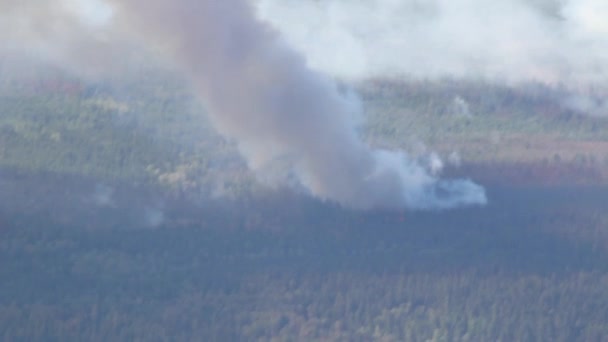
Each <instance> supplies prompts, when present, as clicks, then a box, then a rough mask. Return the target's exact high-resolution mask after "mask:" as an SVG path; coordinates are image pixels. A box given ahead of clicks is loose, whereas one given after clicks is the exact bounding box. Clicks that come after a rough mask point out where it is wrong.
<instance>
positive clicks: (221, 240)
mask: <svg viewBox="0 0 608 342" xmlns="http://www.w3.org/2000/svg"><path fill="white" fill-rule="evenodd" d="M0 70H2V69H1V68H0ZM354 87H355V88H356V89H357V91H358V93H359V94H360V96H361V99H362V103H363V107H364V109H365V113H366V121H365V124H364V125H363V126H362V127H361V134H362V135H363V136H364V137H365V139H366V140H367V141H368V142H369V143H371V144H373V145H375V146H380V147H387V148H392V149H403V150H405V151H407V152H408V153H409V154H410V155H412V156H414V157H415V158H418V159H419V160H420V161H421V162H424V160H425V158H428V157H429V155H431V154H432V153H437V154H438V155H439V156H441V157H442V159H443V160H445V162H446V169H445V170H444V175H445V176H446V177H452V176H466V177H471V178H472V179H474V180H476V181H479V182H481V183H482V184H484V185H485V186H486V188H487V191H488V197H489V204H488V205H487V206H485V207H473V208H464V209H458V210H452V211H430V212H417V211H407V210H403V211H380V210H376V211H365V212H361V211H353V210H349V209H345V208H341V207H339V206H338V205H336V204H333V203H327V202H323V201H319V200H316V199H312V198H310V197H308V196H306V194H302V193H299V192H297V191H295V190H293V189H284V188H274V187H271V186H268V185H266V184H264V182H263V181H259V179H258V178H259V175H254V174H252V173H251V172H250V171H248V169H247V167H246V164H245V162H244V161H243V160H242V158H241V157H240V156H239V154H238V153H237V149H236V146H235V143H234V142H232V141H229V140H227V139H225V138H223V137H221V136H219V135H218V134H217V133H216V132H215V131H214V129H213V127H212V126H211V124H210V122H209V121H208V119H207V117H206V116H205V110H204V104H201V103H199V102H198V100H197V99H196V97H195V96H194V95H193V94H192V92H191V91H190V90H189V87H188V85H187V84H186V83H185V82H184V81H183V80H180V79H177V78H175V77H174V76H171V73H170V72H165V71H162V70H156V69H155V70H142V71H133V74H129V75H123V76H122V77H121V78H120V79H118V80H115V79H107V80H104V81H95V82H91V81H87V80H83V79H80V78H77V77H74V76H71V75H69V74H66V73H64V72H62V71H59V70H48V68H44V69H41V70H33V71H31V76H29V77H24V76H23V75H21V76H19V77H16V76H14V75H11V74H9V73H7V72H5V73H1V72H0V339H1V340H3V341H134V340H138V341H268V340H272V341H315V340H321V341H325V340H332V341H333V340H337V341H370V340H378V341H491V340H493V341H537V340H548V341H576V340H580V341H602V340H604V339H605V338H606V336H608V325H607V324H606V322H608V291H606V288H607V286H608V213H607V212H606V210H605V209H606V205H605V200H606V198H607V196H608V119H607V118H602V117H591V116H586V115H584V114H581V113H577V112H575V111H573V110H571V109H569V108H568V107H567V106H564V105H563V103H562V102H561V99H562V98H563V97H564V96H565V95H564V91H563V90H560V89H553V88H547V87H543V86H539V85H527V86H519V87H506V86H497V85H492V84H486V83H483V82H464V81H455V80H445V81H442V82H422V81H417V82H414V81H404V80H399V81H388V80H374V81H369V82H365V83H362V84H356V85H354Z"/></svg>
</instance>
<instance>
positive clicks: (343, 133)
mask: <svg viewBox="0 0 608 342" xmlns="http://www.w3.org/2000/svg"><path fill="white" fill-rule="evenodd" d="M110 4H111V6H112V8H113V11H114V16H113V21H114V25H113V26H112V27H113V28H112V29H111V30H107V31H105V34H106V36H105V38H104V39H101V41H102V42H103V43H104V44H106V46H107V44H108V43H107V39H108V38H107V35H108V34H109V33H108V32H111V31H112V30H118V31H121V32H125V33H127V32H128V34H126V36H129V37H137V38H138V39H139V41H145V42H146V43H147V44H148V45H150V46H153V47H154V50H155V51H161V52H164V53H165V55H166V56H168V57H169V58H170V59H171V60H172V61H173V62H174V63H175V64H176V65H177V66H178V67H179V69H181V71H182V72H183V73H184V74H186V75H188V76H189V77H190V79H191V80H192V82H193V84H194V85H195V87H196V89H197V91H198V92H199V94H200V96H201V98H202V99H203V101H204V102H205V105H206V107H207V108H208V110H209V112H210V115H211V119H212V121H213V122H214V124H215V126H216V127H217V129H218V130H219V131H220V132H221V133H223V134H224V135H226V136H228V137H231V138H234V139H235V140H236V141H237V142H238V146H239V149H240V151H241V152H242V154H243V155H244V156H245V157H246V159H247V161H248V163H249V166H250V167H251V168H252V169H253V170H255V171H258V172H259V171H261V170H263V169H264V168H265V167H267V165H268V164H271V163H273V162H275V161H276V160H282V161H283V162H284V161H288V164H289V165H290V168H291V172H292V173H293V174H294V175H295V176H296V178H297V179H298V181H299V183H300V184H301V185H302V186H303V187H304V188H306V189H307V191H309V192H310V193H311V194H312V195H314V196H316V197H319V198H321V199H325V200H330V201H335V202H338V203H341V204H342V205H344V206H348V207H353V208H362V209H369V208H378V207H382V208H401V207H408V208H414V209H445V208H453V207H457V206H462V205H478V204H484V203H485V202H486V196H485V192H484V189H483V188H482V187H480V186H479V185H477V184H475V183H473V182H471V181H469V180H440V179H438V178H437V177H436V176H434V175H433V174H432V173H430V172H429V171H427V170H426V169H425V168H424V167H422V166H420V165H419V164H417V163H416V162H414V161H413V160H411V159H409V158H408V157H407V156H406V155H405V154H403V153H401V152H393V151H385V150H374V149H371V148H370V147H369V146H367V145H365V144H364V143H363V142H362V141H361V139H360V137H359V136H358V134H357V127H356V122H357V121H358V120H357V117H358V116H359V115H360V113H359V111H360V108H359V106H358V102H357V101H356V100H354V99H353V96H352V95H349V94H348V93H347V92H344V91H340V90H339V89H338V87H337V85H336V84H335V82H334V81H333V80H332V78H330V77H329V76H326V75H325V74H322V73H320V72H319V71H315V70H313V69H311V68H310V67H309V66H308V64H307V61H306V59H305V58H304V57H303V56H301V55H299V54H298V53H296V51H295V50H293V49H292V48H291V47H290V46H289V45H288V43H287V42H286V41H285V40H284V39H283V38H282V36H281V35H280V34H279V33H278V32H277V31H275V29H273V28H272V27H271V26H270V25H268V24H266V23H264V22H262V21H259V20H258V19H256V16H255V11H254V8H253V7H252V6H251V5H250V4H249V3H248V2H246V1H244V0H222V1H216V0H172V1H168V0H123V1H118V0H116V1H111V2H110ZM13 8H18V6H17V5H16V4H15V3H13ZM68 8H71V7H70V6H68ZM62 15H64V14H63V13H62ZM55 17H57V16H55ZM60 26H61V25H60ZM52 27H55V24H54V25H53V26H52ZM94 31H95V32H96V33H97V30H94ZM85 33H86V32H85ZM63 34H66V35H68V33H67V32H63V31H62V32H61V34H59V35H60V36H62V35H63ZM68 36H69V35H68ZM75 41H78V42H80V41H81V40H80V39H78V40H75ZM62 42H64V43H65V41H62ZM69 43H70V41H67V43H65V45H67V46H69V45H70V44H69ZM64 53H65V52H64ZM327 54H330V52H329V50H328V51H327Z"/></svg>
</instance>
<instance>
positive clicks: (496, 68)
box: [257, 0, 608, 85]
mask: <svg viewBox="0 0 608 342" xmlns="http://www.w3.org/2000/svg"><path fill="white" fill-rule="evenodd" d="M257 9H258V12H259V14H260V16H261V17H262V18H264V19H265V20H268V21H269V22H271V23H272V24H273V25H274V26H276V27H278V28H279V29H280V30H281V32H283V34H284V35H285V36H286V37H287V39H288V41H289V42H290V43H291V44H292V45H293V46H295V47H296V48H297V49H298V50H299V51H300V52H302V53H303V54H304V55H305V56H306V58H307V61H308V62H309V64H310V65H311V66H312V67H313V68H315V69H318V70H322V71H324V72H328V73H331V74H333V75H336V76H339V77H341V78H345V79H351V80H352V79H354V80H358V79H365V78H370V77H379V76H387V75H389V76H392V77H394V76H396V75H399V76H402V77H415V78H423V79H438V78H442V77H456V78H469V79H470V78H482V79H485V80H496V81H500V82H530V81H533V82H542V83H546V84H556V83H562V84H569V83H575V84H577V85H580V84H583V85H585V84H592V83H593V84H596V83H600V84H605V83H606V81H607V79H608V63H606V61H607V60H608V20H607V19H606V18H608V2H606V1H605V0H428V1H418V0H320V1H298V0H259V1H258V2H257ZM328 51H331V53H328Z"/></svg>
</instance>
